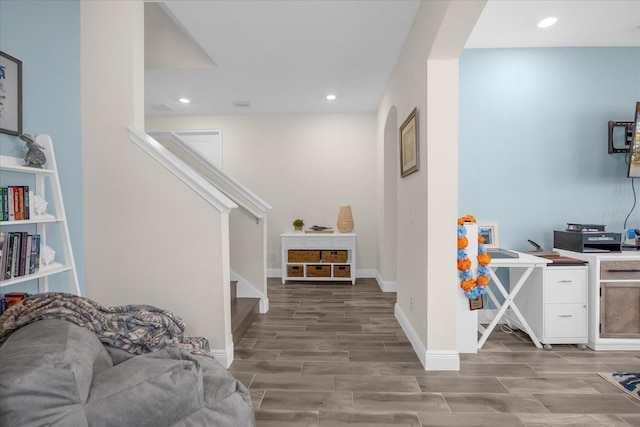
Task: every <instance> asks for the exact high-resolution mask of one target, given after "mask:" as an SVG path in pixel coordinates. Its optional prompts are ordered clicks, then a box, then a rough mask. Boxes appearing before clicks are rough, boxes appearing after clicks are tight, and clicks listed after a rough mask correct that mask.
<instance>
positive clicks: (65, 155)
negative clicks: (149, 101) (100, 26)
mask: <svg viewBox="0 0 640 427" xmlns="http://www.w3.org/2000/svg"><path fill="white" fill-rule="evenodd" d="M0 50H2V51H3V52H5V53H7V54H9V55H11V56H13V57H15V58H17V59H20V60H21V61H22V85H23V132H24V133H28V134H31V135H32V136H34V135H36V134H41V133H45V134H49V135H51V138H52V140H53V144H54V149H55V155H56V160H57V163H58V170H59V172H60V182H61V187H62V195H63V198H64V202H65V210H66V214H67V220H68V224H69V232H70V235H71V245H72V247H73V252H74V257H75V261H76V266H77V269H78V278H79V280H80V286H81V289H82V292H83V293H84V221H83V198H82V152H81V149H82V144H81V102H80V94H81V92H80V3H79V1H53V0H52V1H0ZM23 147H24V143H23V142H22V141H21V140H19V139H18V138H17V137H14V136H10V135H5V134H0V154H3V155H11V156H19V157H22V156H23V155H24V153H23V152H22V151H21V150H22V148H23ZM3 185H8V184H4V183H3ZM64 277H66V275H65V276H64ZM56 279H59V278H56ZM57 281H58V280H53V286H52V290H58V289H56V288H58V287H59V286H58V285H59V283H57ZM26 286H27V287H28V286H33V285H26ZM8 288H11V289H8ZM13 288H16V289H13ZM66 289H68V288H67V287H66V286H61V287H60V290H66ZM18 290H22V291H27V292H35V289H31V288H27V289H21V288H20V287H19V286H14V287H7V288H3V289H2V290H1V291H0V293H4V292H9V291H18Z"/></svg>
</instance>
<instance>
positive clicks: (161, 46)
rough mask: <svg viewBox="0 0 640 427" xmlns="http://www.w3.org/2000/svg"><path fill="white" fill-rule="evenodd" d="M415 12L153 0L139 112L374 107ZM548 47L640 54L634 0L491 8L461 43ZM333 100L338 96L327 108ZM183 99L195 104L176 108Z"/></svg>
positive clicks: (638, 3) (506, 3)
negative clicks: (547, 23) (546, 22)
mask: <svg viewBox="0 0 640 427" xmlns="http://www.w3.org/2000/svg"><path fill="white" fill-rule="evenodd" d="M419 5H420V1H419V0H342V1H331V0H283V1H278V0H253V1H251V0H231V1H222V0H215V1H211V0H209V1H190V0H174V1H167V2H155V1H149V2H148V3H147V4H146V5H145V6H146V7H145V32H146V36H145V61H146V63H147V67H146V68H147V70H146V71H145V103H146V107H145V113H146V115H148V116H185V115H189V116H192V115H220V114H224V115H226V114H292V113H332V112H333V113H343V112H372V111H375V110H376V109H377V107H378V104H379V102H380V99H381V97H382V94H383V91H384V88H385V86H386V84H387V82H388V79H389V77H390V76H391V73H392V71H393V67H394V66H395V63H396V61H397V59H398V56H399V54H400V51H401V49H402V46H403V44H404V41H405V39H406V36H407V34H408V32H409V29H410V27H411V25H412V23H413V19H414V18H415V15H416V12H417V10H418V7H419ZM551 15H553V16H556V17H558V23H557V24H556V25H555V26H553V27H550V28H548V29H544V30H542V29H539V28H537V27H536V24H537V22H538V21H539V20H540V19H542V18H545V17H547V16H551ZM549 46H552V47H561V46H562V47H569V46H640V0H627V1H614V0H603V1H598V0H585V1H580V0H568V1H559V0H554V1H542V0H490V1H488V3H487V5H486V7H485V9H484V11H483V12H482V15H481V16H480V18H479V20H478V22H477V24H476V27H475V28H474V30H473V32H472V34H471V36H470V38H469V40H468V41H467V45H466V47H467V48H491V47H497V48H508V47H549ZM151 52H155V53H154V54H152V53H151ZM152 58H153V60H152ZM329 93H332V94H335V95H336V97H337V99H336V100H334V101H327V100H326V99H325V96H326V95H327V94H329ZM180 97H186V98H189V99H190V100H191V103H189V104H181V103H179V102H178V98H180Z"/></svg>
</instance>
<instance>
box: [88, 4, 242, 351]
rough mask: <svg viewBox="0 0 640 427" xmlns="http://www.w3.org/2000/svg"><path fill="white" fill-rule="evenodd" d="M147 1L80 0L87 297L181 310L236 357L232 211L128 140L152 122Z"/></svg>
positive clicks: (193, 330) (196, 330)
mask: <svg viewBox="0 0 640 427" xmlns="http://www.w3.org/2000/svg"><path fill="white" fill-rule="evenodd" d="M143 4H144V3H143V2H142V1H122V2H112V1H84V2H82V3H81V6H82V7H81V12H82V15H81V16H82V106H83V120H82V134H83V167H84V182H85V198H84V201H85V222H86V230H85V232H86V239H87V248H86V260H87V261H86V266H87V269H86V270H87V273H86V287H87V296H88V297H90V298H92V299H95V300H97V301H98V302H100V303H101V304H103V305H106V306H115V305H125V304H150V305H154V306H157V307H161V308H164V309H167V310H169V311H172V312H174V313H175V314H176V315H178V316H180V317H182V318H183V319H184V320H185V321H186V323H187V330H186V334H187V335H196V336H204V337H206V338H208V339H209V341H210V345H211V347H212V348H213V349H217V350H219V351H221V352H224V353H226V354H227V355H228V354H231V356H232V355H233V344H232V337H231V320H230V319H231V315H230V312H229V307H230V302H229V301H230V291H229V279H230V278H229V267H228V265H229V248H228V244H227V246H226V247H225V246H224V244H223V243H220V242H228V233H229V223H228V214H220V213H219V212H218V211H217V210H216V209H215V208H213V207H212V206H210V205H209V204H208V203H207V202H205V201H204V199H202V198H201V197H200V196H198V195H197V194H196V193H195V192H193V191H192V190H191V189H190V188H189V187H188V186H187V185H186V184H183V183H182V182H181V181H179V180H178V179H177V178H176V177H175V176H173V175H172V174H171V173H170V172H169V171H167V170H166V169H164V168H163V167H162V166H160V165H159V163H157V162H156V161H155V160H153V159H152V158H151V157H150V156H148V155H147V154H146V153H145V152H143V151H142V150H141V149H140V148H138V146H137V145H135V144H134V143H133V142H132V141H131V140H130V139H129V135H128V128H129V127H133V128H136V129H138V130H143V129H144V102H143V88H144V67H143V60H144V35H143V31H144V12H143ZM202 260H208V261H205V262H202Z"/></svg>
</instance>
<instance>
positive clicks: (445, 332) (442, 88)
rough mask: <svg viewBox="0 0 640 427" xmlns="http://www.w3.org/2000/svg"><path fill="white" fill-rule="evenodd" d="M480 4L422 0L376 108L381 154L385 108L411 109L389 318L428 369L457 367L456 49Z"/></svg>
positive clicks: (403, 114) (399, 188)
mask: <svg viewBox="0 0 640 427" xmlns="http://www.w3.org/2000/svg"><path fill="white" fill-rule="evenodd" d="M483 7H484V2H465V1H440V2H423V3H422V4H421V5H420V9H419V10H418V13H417V15H416V19H415V21H414V24H413V27H412V29H411V31H410V33H409V36H408V38H407V41H406V43H405V45H404V48H403V50H402V53H401V55H400V58H399V60H398V64H397V65H396V68H395V70H394V72H393V74H392V76H391V79H390V81H389V84H388V86H387V89H386V91H385V94H384V96H383V99H382V101H381V103H380V107H379V108H378V144H379V148H378V153H381V152H384V140H385V138H384V133H385V125H386V123H387V120H388V114H389V112H390V111H392V109H393V108H396V109H397V115H398V117H397V123H402V122H403V121H404V119H405V117H407V116H408V114H409V113H410V112H411V110H412V109H413V108H414V107H418V131H419V134H418V139H419V152H420V170H419V171H418V172H415V173H413V174H411V175H409V176H407V177H405V178H400V177H399V174H397V175H396V178H395V179H396V185H397V197H398V202H397V203H398V211H397V221H398V222H397V247H398V252H397V259H398V265H397V290H398V291H397V292H398V297H397V303H396V317H397V318H398V320H399V321H400V323H401V325H402V326H403V329H404V330H405V332H406V333H407V335H408V337H409V339H410V341H411V343H412V345H413V347H414V350H415V351H416V353H417V355H418V357H419V358H420V360H421V361H422V362H423V364H424V366H425V369H428V370H455V369H458V368H459V356H458V351H457V343H456V304H457V303H456V295H457V294H456V292H457V291H458V290H459V288H458V285H457V272H456V267H455V260H456V245H455V236H456V228H455V227H456V218H457V216H458V214H457V179H458V176H457V144H458V141H457V128H458V120H457V107H458V105H457V99H458V78H457V76H458V73H457V67H458V55H459V53H460V52H461V51H462V48H463V46H464V42H465V41H466V37H467V36H468V34H469V33H470V32H471V30H472V29H473V26H474V25H475V21H476V20H477V18H478V16H479V15H480V12H481V11H482V8H483ZM393 161H396V160H395V159H394V160H393ZM387 166H388V165H387V164H386V159H385V165H384V167H385V168H386V167H387ZM378 174H380V175H379V178H378V181H379V182H380V181H384V177H385V176H387V175H386V174H385V171H384V169H383V170H381V171H378ZM385 187H386V183H385ZM384 197H386V194H385V195H384ZM384 197H383V198H382V199H380V200H378V206H379V209H383V208H384V203H385V198H384ZM379 244H380V248H379V251H380V253H382V254H385V247H386V245H385V242H384V241H381V242H380V243H379Z"/></svg>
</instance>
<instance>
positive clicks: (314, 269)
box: [307, 265, 331, 277]
mask: <svg viewBox="0 0 640 427" xmlns="http://www.w3.org/2000/svg"><path fill="white" fill-rule="evenodd" d="M307 277H331V266H330V265H308V266H307Z"/></svg>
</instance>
